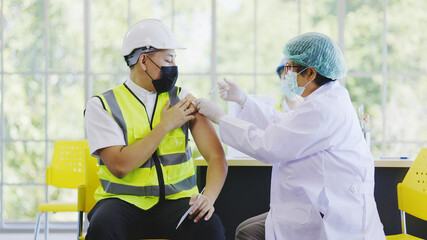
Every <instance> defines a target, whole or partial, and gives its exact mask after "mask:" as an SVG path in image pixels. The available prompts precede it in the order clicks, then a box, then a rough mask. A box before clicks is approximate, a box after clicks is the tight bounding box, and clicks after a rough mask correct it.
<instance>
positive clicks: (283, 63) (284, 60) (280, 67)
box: [276, 57, 288, 77]
mask: <svg viewBox="0 0 427 240" xmlns="http://www.w3.org/2000/svg"><path fill="white" fill-rule="evenodd" d="M286 61H288V59H287V58H286V57H283V58H282V60H280V63H279V66H278V67H277V69H276V72H277V75H279V77H282V76H281V75H280V70H282V69H283V68H284V67H285V63H286Z"/></svg>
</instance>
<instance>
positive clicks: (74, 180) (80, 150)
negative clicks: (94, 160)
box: [34, 140, 89, 239]
mask: <svg viewBox="0 0 427 240" xmlns="http://www.w3.org/2000/svg"><path fill="white" fill-rule="evenodd" d="M88 146H89V144H88V142H87V140H81V141H56V142H55V146H54V152H53V158H52V163H51V165H50V166H49V167H47V168H46V185H50V186H55V187H58V188H71V189H77V187H78V186H79V185H80V184H81V183H83V181H84V151H85V149H86V148H87V147H88ZM38 211H39V213H38V215H37V222H36V226H35V229H34V239H37V235H38V232H39V228H40V218H41V216H42V215H43V213H45V219H46V221H45V223H44V231H45V232H44V235H45V239H47V235H48V233H49V224H48V221H47V214H48V212H54V213H55V212H77V203H53V202H47V203H45V204H41V205H39V206H38Z"/></svg>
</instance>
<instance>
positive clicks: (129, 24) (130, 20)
mask: <svg viewBox="0 0 427 240" xmlns="http://www.w3.org/2000/svg"><path fill="white" fill-rule="evenodd" d="M130 2H131V0H128V27H130V26H131V24H132V12H131V10H130V8H131V3H130Z"/></svg>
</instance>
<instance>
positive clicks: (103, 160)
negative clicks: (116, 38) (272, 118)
mask: <svg viewBox="0 0 427 240" xmlns="http://www.w3.org/2000/svg"><path fill="white" fill-rule="evenodd" d="M179 48H181V47H180V46H179V45H178V43H177V41H176V40H175V37H174V35H173V34H172V31H171V30H170V29H169V28H168V27H166V25H164V24H163V23H161V22H160V21H159V20H155V19H145V20H142V21H140V22H138V23H136V24H135V25H133V26H132V27H131V28H130V29H129V31H128V32H127V34H126V36H125V38H124V42H123V49H122V55H123V56H124V58H125V61H126V63H127V65H128V66H129V68H130V78H129V79H128V80H126V81H125V82H124V83H123V84H121V85H119V86H117V87H115V88H113V89H111V90H108V91H106V92H104V93H102V94H100V95H98V96H96V97H93V98H91V99H90V100H89V101H88V103H87V106H86V112H85V123H86V131H87V137H88V140H89V146H90V151H91V154H92V155H93V156H95V157H99V163H100V170H99V178H100V180H101V186H100V187H99V188H98V189H97V190H96V192H95V198H96V200H97V201H98V202H97V203H96V205H95V207H94V208H93V209H92V210H91V211H90V212H89V214H88V219H89V222H90V224H89V228H88V231H87V236H86V239H87V240H93V239H100V240H108V239H114V240H118V239H123V240H129V239H141V238H168V239H183V240H188V239H194V240H199V239H212V240H218V239H225V235H224V232H225V231H224V227H223V225H222V223H221V220H220V219H219V217H218V216H217V215H216V214H215V213H214V203H215V200H216V199H217V197H218V195H219V193H220V191H221V189H222V186H223V184H224V181H225V178H226V175H227V162H226V160H225V154H224V151H223V149H222V147H221V144H220V141H219V139H218V137H217V135H216V133H215V130H214V128H213V126H212V125H211V124H210V122H209V121H208V120H207V119H206V118H205V117H204V116H202V115H201V114H198V113H197V112H196V111H195V108H194V106H192V105H191V100H192V99H194V97H193V96H192V95H191V94H190V93H189V91H188V90H187V89H185V88H180V87H176V86H175V83H176V80H177V78H178V69H177V66H176V64H175V57H176V53H175V49H179ZM189 130H190V131H191V134H192V135H193V138H194V140H195V143H196V145H197V147H198V149H199V150H200V152H201V154H202V155H203V157H204V158H205V159H206V160H207V161H208V170H207V179H206V190H205V191H204V193H203V195H200V197H199V199H198V201H197V202H196V203H195V200H196V198H197V197H198V196H199V191H198V188H197V185H196V175H195V169H194V161H193V158H192V155H191V149H190V147H189V145H188V137H189ZM193 204H194V208H193V209H192V211H191V212H190V218H187V219H186V220H185V221H184V222H183V223H182V224H181V225H180V227H179V228H178V229H175V228H176V227H177V224H178V222H179V220H180V218H181V216H183V214H184V213H185V212H186V211H187V209H188V208H189V207H190V205H193Z"/></svg>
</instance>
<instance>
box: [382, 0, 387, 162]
mask: <svg viewBox="0 0 427 240" xmlns="http://www.w3.org/2000/svg"><path fill="white" fill-rule="evenodd" d="M382 77H383V86H382V100H381V102H382V103H381V111H382V114H383V116H382V123H383V126H382V127H383V129H382V135H383V137H382V143H381V154H382V155H383V156H384V155H385V139H386V136H387V135H386V134H387V132H386V124H387V120H386V111H387V0H383V36H382Z"/></svg>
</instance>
